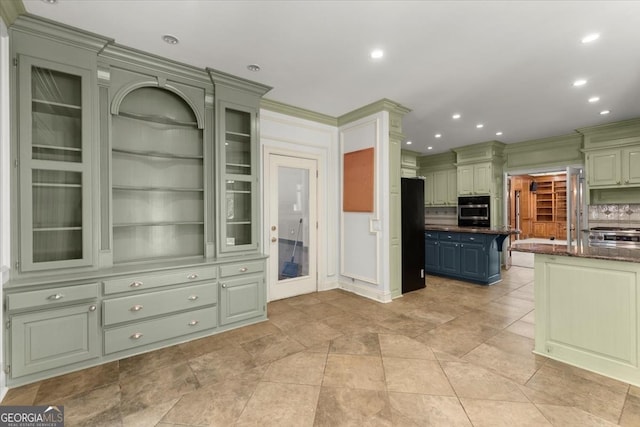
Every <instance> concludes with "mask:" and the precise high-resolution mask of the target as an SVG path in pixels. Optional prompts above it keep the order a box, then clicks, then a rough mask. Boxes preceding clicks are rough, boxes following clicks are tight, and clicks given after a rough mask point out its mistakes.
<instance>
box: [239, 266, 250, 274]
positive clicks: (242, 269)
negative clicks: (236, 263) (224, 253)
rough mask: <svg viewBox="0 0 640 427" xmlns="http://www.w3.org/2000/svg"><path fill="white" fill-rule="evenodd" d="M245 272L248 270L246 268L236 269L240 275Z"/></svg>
mask: <svg viewBox="0 0 640 427" xmlns="http://www.w3.org/2000/svg"><path fill="white" fill-rule="evenodd" d="M247 270H249V269H248V268H247V267H242V268H240V269H238V271H239V272H240V273H244V272H246V271H247Z"/></svg>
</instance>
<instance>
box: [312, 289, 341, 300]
mask: <svg viewBox="0 0 640 427" xmlns="http://www.w3.org/2000/svg"><path fill="white" fill-rule="evenodd" d="M344 295H345V291H343V290H341V289H330V290H328V291H320V292H318V293H317V294H316V298H317V299H319V300H320V301H331V300H335V299H338V298H342V297H343V296H344Z"/></svg>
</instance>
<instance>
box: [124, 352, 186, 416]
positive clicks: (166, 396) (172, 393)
mask: <svg viewBox="0 0 640 427" xmlns="http://www.w3.org/2000/svg"><path fill="white" fill-rule="evenodd" d="M197 387H198V381H197V380H196V377H195V376H194V375H193V372H191V369H189V365H188V364H187V363H182V364H179V365H175V366H171V367H165V368H163V369H161V370H158V371H153V372H147V373H145V374H141V375H135V376H134V375H131V376H128V377H127V378H125V379H123V380H122V381H120V392H121V395H122V397H121V404H120V410H121V413H122V416H123V417H126V416H127V415H130V414H133V413H135V412H139V411H142V410H144V409H146V408H149V407H151V406H155V405H159V404H161V403H163V402H168V401H170V400H174V399H178V398H180V397H182V396H183V395H185V394H187V393H190V392H192V391H193V390H195V389H196V388H197Z"/></svg>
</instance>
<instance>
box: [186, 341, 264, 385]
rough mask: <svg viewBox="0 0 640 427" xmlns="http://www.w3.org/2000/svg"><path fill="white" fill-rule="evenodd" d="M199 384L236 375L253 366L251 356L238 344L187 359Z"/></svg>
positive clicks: (254, 365) (254, 364) (253, 362)
mask: <svg viewBox="0 0 640 427" xmlns="http://www.w3.org/2000/svg"><path fill="white" fill-rule="evenodd" d="M189 366H190V367H191V369H192V370H193V373H194V374H195V376H196V378H197V379H198V382H199V383H200V385H204V384H209V383H212V382H216V381H221V380H223V379H226V378H229V377H232V376H235V375H238V374H239V373H243V372H246V371H248V370H250V369H253V368H255V367H256V366H257V365H256V363H255V361H254V360H253V357H251V355H250V354H249V353H247V351H246V350H244V349H243V348H242V347H239V346H231V345H229V346H227V347H225V348H222V349H220V350H215V351H212V352H210V353H206V354H203V355H202V356H199V357H196V358H194V359H191V360H189Z"/></svg>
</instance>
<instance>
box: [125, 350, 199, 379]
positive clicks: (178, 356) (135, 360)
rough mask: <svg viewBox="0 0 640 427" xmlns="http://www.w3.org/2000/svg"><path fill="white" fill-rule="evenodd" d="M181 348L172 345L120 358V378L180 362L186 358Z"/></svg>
mask: <svg viewBox="0 0 640 427" xmlns="http://www.w3.org/2000/svg"><path fill="white" fill-rule="evenodd" d="M182 349H183V347H180V346H177V345H174V346H171V347H166V348H162V349H160V350H156V351H152V352H149V353H143V354H140V355H138V356H132V357H127V358H126V359H122V360H121V361H120V363H119V364H120V366H119V368H120V378H125V377H127V376H129V375H139V374H144V373H145V372H149V371H154V370H156V369H161V368H162V367H163V366H167V365H175V364H177V363H182V362H184V361H185V360H186V358H187V355H186V354H185V353H184V351H183V350H182Z"/></svg>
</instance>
